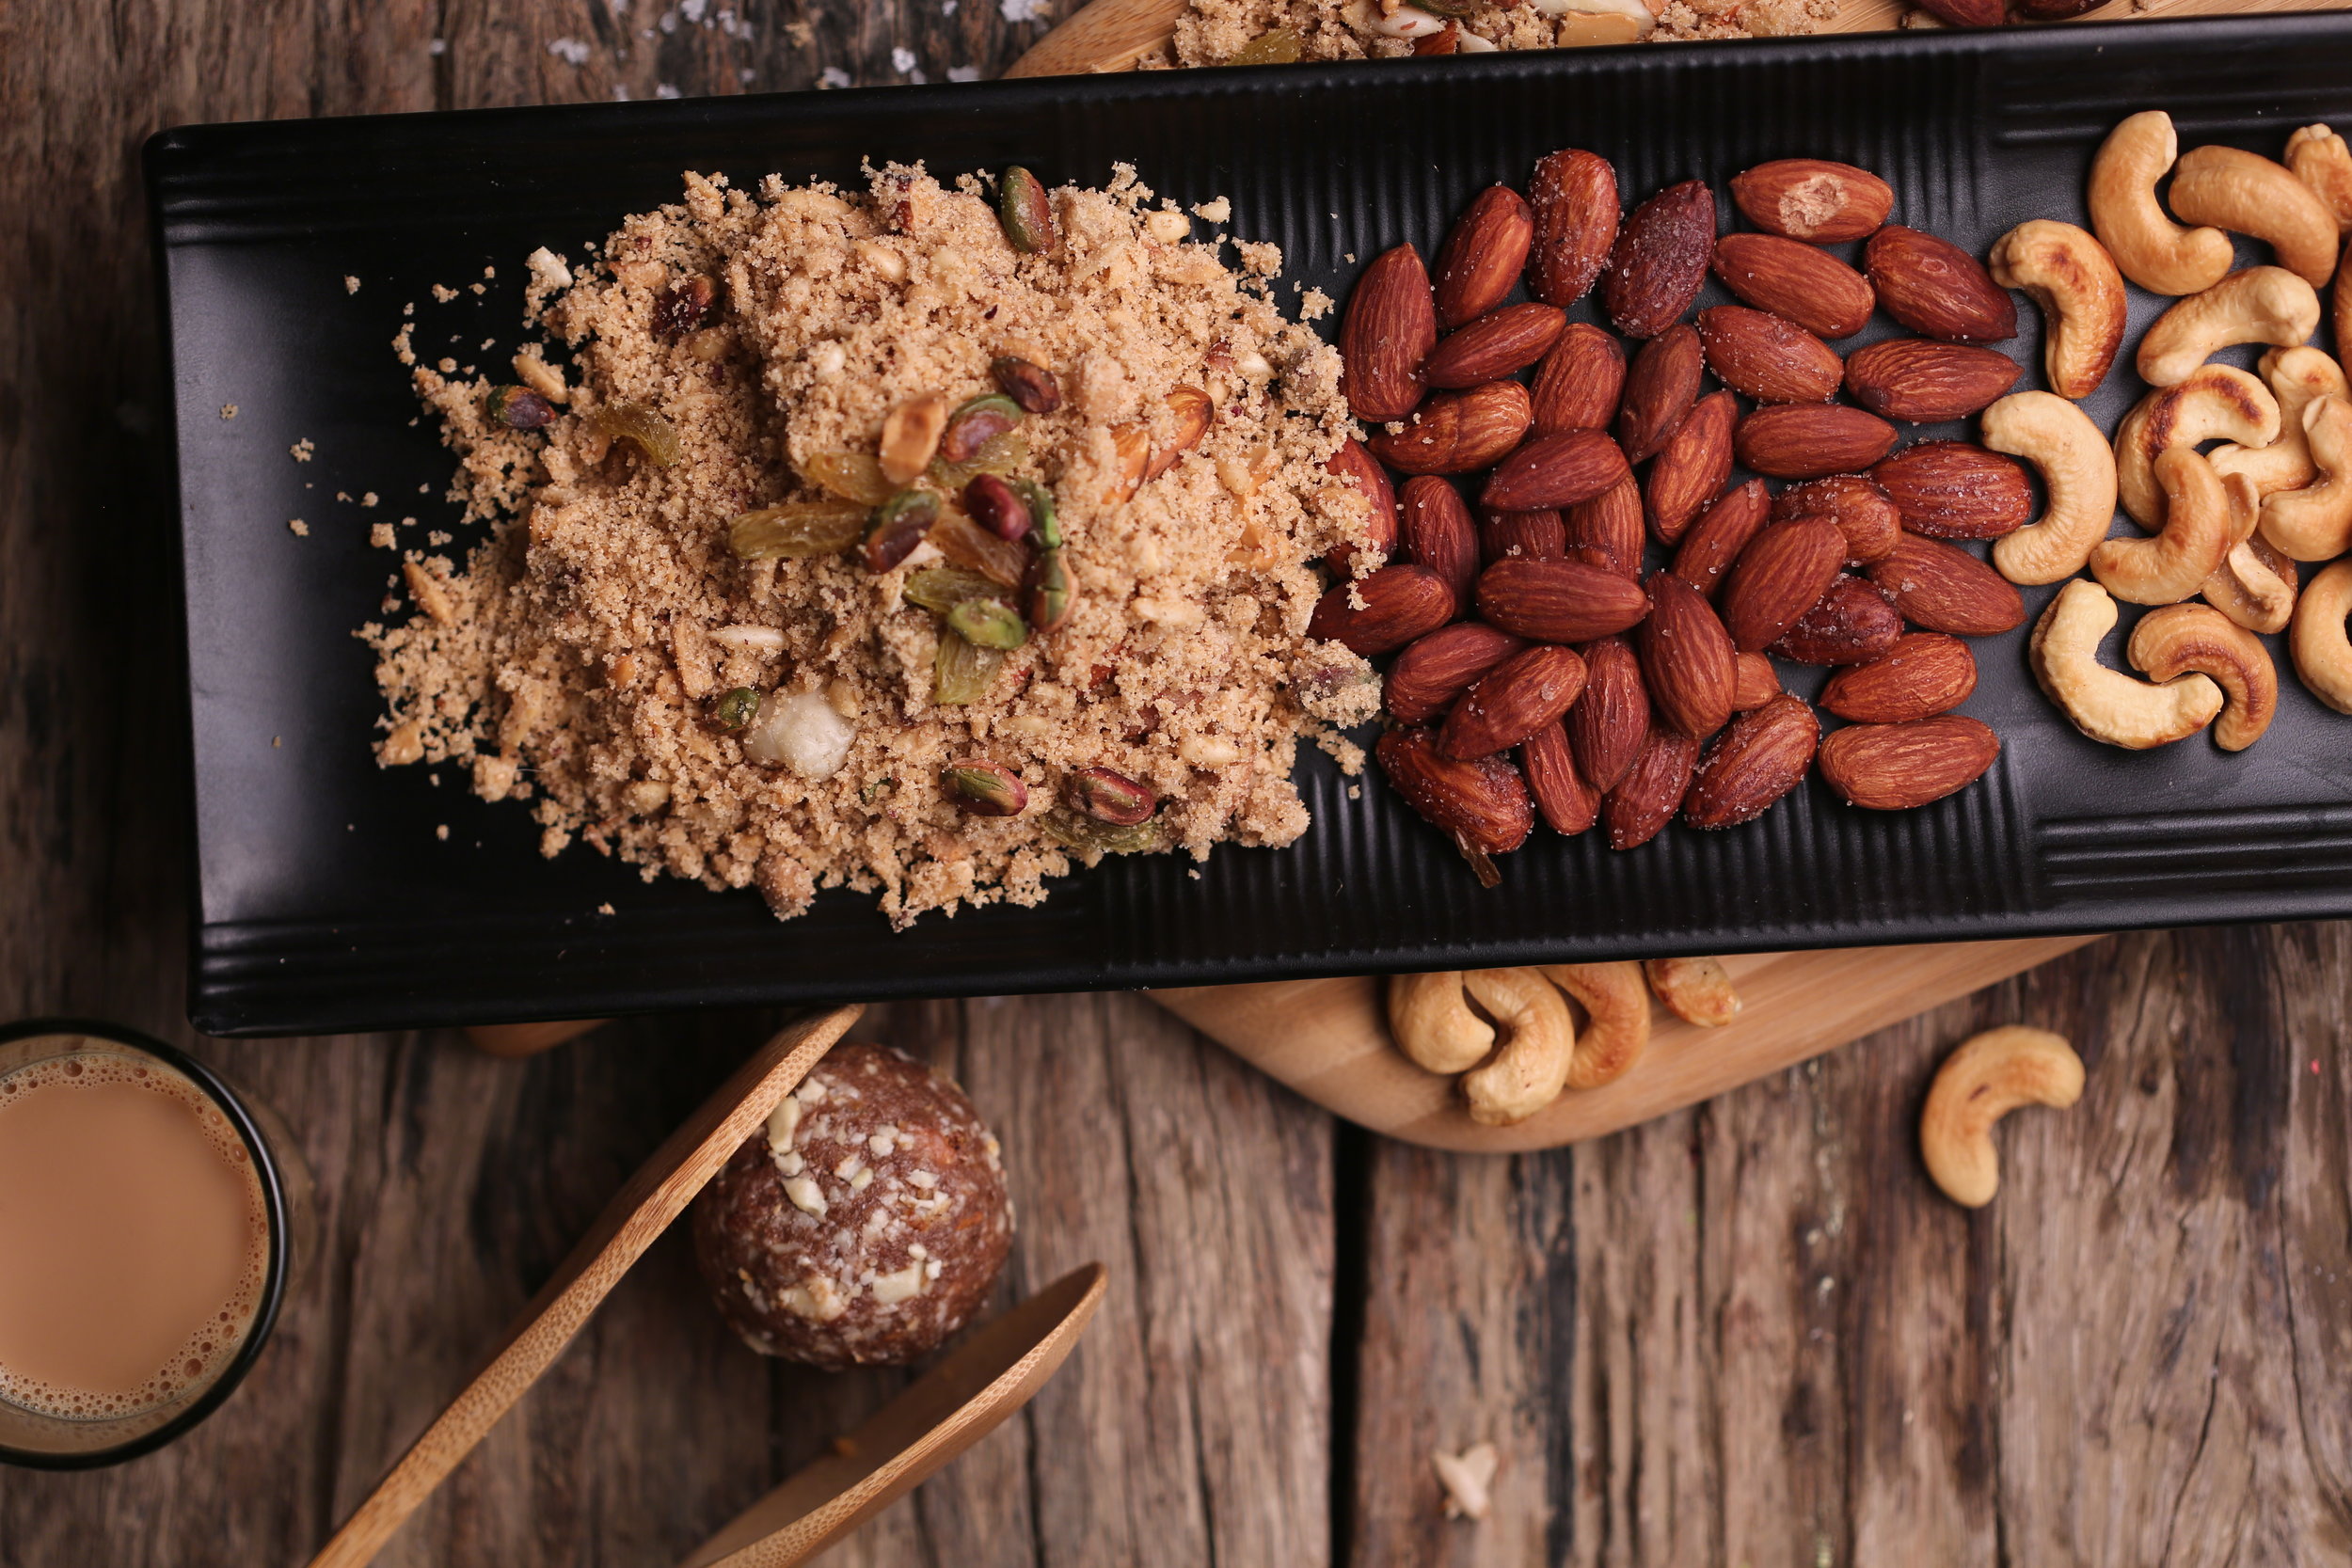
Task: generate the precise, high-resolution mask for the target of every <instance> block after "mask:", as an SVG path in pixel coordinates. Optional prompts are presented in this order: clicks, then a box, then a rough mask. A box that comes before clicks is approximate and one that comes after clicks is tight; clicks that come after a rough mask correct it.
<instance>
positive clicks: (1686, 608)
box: [1633, 572, 1739, 740]
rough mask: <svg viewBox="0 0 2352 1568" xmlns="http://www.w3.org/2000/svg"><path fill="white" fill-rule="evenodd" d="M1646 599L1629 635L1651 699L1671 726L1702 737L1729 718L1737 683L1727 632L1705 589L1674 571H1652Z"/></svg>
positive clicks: (1721, 726) (1715, 729)
mask: <svg viewBox="0 0 2352 1568" xmlns="http://www.w3.org/2000/svg"><path fill="white" fill-rule="evenodd" d="M1649 601H1650V609H1649V616H1648V618H1647V619H1646V620H1645V621H1643V623H1642V624H1641V625H1640V626H1638V627H1636V628H1635V629H1634V633H1633V637H1634V647H1635V648H1636V650H1637V651H1638V652H1639V653H1640V655H1641V658H1642V682H1643V684H1644V685H1645V687H1647V688H1648V689H1649V700H1650V705H1651V707H1652V708H1653V709H1654V710H1655V711H1656V712H1657V715H1658V718H1659V721H1661V722H1662V723H1664V724H1666V725H1667V726H1668V727H1669V728H1672V729H1676V730H1679V731H1681V732H1682V733H1683V734H1684V735H1689V736H1698V737H1699V738H1700V739H1702V740H1704V739H1705V738H1707V736H1710V735H1713V734H1714V733H1715V732H1716V731H1717V730H1720V729H1722V728H1723V727H1724V722H1725V721H1728V720H1729V719H1730V718H1731V700H1732V695H1733V692H1734V690H1735V689H1736V688H1737V687H1738V685H1739V667H1738V661H1737V659H1735V658H1734V657H1733V650H1732V646H1731V636H1730V634H1729V633H1728V632H1726V631H1724V624H1723V623H1722V622H1721V621H1719V620H1717V619H1716V618H1715V607H1714V606H1712V605H1710V604H1708V602H1707V597H1706V595H1705V594H1701V593H1700V592H1699V591H1698V590H1697V589H1695V588H1693V587H1692V586H1691V585H1690V584H1689V583H1687V582H1685V581H1683V580H1682V579H1681V578H1678V577H1677V576H1675V575H1674V574H1673V573H1672V572H1656V573H1653V574H1651V576H1650V579H1649Z"/></svg>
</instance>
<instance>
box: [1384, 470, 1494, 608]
mask: <svg viewBox="0 0 2352 1568" xmlns="http://www.w3.org/2000/svg"><path fill="white" fill-rule="evenodd" d="M1396 510H1397V543H1398V544H1399V545H1401V546H1403V554H1404V557H1405V559H1406V560H1407V561H1409V562H1413V563H1414V564H1415V565H1418V566H1426V567H1428V568H1429V569H1430V570H1431V571H1433V572H1435V573H1437V574H1438V576H1439V577H1441V578H1445V581H1446V586H1447V587H1448V588H1451V589H1452V590H1453V591H1454V603H1455V606H1456V610H1455V613H1456V614H1459V613H1461V612H1462V611H1464V610H1469V609H1470V590H1471V588H1472V586H1473V585H1474V584H1475V583H1476V582H1477V581H1478V568H1479V565H1480V562H1479V559H1478V524H1477V523H1476V522H1475V521H1473V520H1472V519H1471V517H1470V505H1469V503H1468V502H1466V501H1464V500H1463V499H1462V493H1461V492H1460V491H1459V490H1456V489H1455V488H1454V485H1453V483H1451V482H1450V481H1447V480H1443V479H1439V478H1438V477H1437V476H1436V475H1434V474H1423V475H1421V476H1419V477H1417V478H1414V479H1408V480H1406V482H1405V484H1404V487H1403V488H1402V489H1400V490H1399V491H1398V492H1397V496H1396Z"/></svg>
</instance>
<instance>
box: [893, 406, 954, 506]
mask: <svg viewBox="0 0 2352 1568" xmlns="http://www.w3.org/2000/svg"><path fill="white" fill-rule="evenodd" d="M946 428H947V400H946V398H943V397H941V396H940V395H939V394H938V393H936V392H926V393H925V394H923V395H922V396H921V397H919V398H910V399H908V400H907V401H906V402H904V403H902V404H898V407H896V408H894V409H892V410H891V411H890V417H889V418H888V419H886V420H882V455H881V459H880V461H881V463H882V477H883V478H884V479H887V480H888V481H890V483H893V484H912V483H914V482H915V481H916V480H918V479H920V478H922V477H923V470H924V469H925V468H928V467H930V463H931V454H932V453H933V452H936V451H938V450H939V438H940V436H942V435H943V434H944V433H945V432H946Z"/></svg>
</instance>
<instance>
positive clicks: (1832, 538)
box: [1719, 517, 1846, 653]
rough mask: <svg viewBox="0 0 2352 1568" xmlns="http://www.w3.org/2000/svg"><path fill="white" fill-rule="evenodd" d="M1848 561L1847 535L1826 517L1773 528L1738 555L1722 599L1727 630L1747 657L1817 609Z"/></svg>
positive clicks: (1766, 646)
mask: <svg viewBox="0 0 2352 1568" xmlns="http://www.w3.org/2000/svg"><path fill="white" fill-rule="evenodd" d="M1845 559H1846V536H1845V535H1844V534H1842V533H1840V532H1838V531H1837V525H1836V523H1833V522H1831V521H1830V520H1829V519H1828V518H1827V517H1795V518H1791V519H1790V520H1789V521H1788V522H1785V523H1774V524H1772V526H1771V527H1770V528H1767V529H1765V530H1764V531H1762V532H1760V533H1758V534H1757V535H1756V537H1755V538H1754V539H1751V540H1749V541H1748V547H1747V548H1746V549H1744V550H1741V551H1740V560H1739V562H1738V564H1736V565H1734V566H1733V567H1732V568H1731V573H1730V575H1729V576H1728V577H1726V578H1724V587H1723V593H1722V594H1720V595H1719V598H1720V600H1721V603H1722V607H1723V618H1724V629H1725V630H1726V631H1728V632H1730V633H1731V640H1732V641H1733V642H1734V643H1735V644H1737V645H1738V646H1739V647H1740V648H1743V649H1745V650H1746V651H1748V652H1749V653H1760V652H1762V651H1763V650H1764V649H1766V648H1769V647H1771V646H1772V643H1773V642H1775V641H1778V640H1779V638H1780V635H1781V634H1782V633H1783V632H1785V631H1787V630H1788V628H1789V627H1790V626H1795V625H1796V624H1797V617H1799V616H1800V615H1803V614H1804V612H1805V611H1806V610H1810V609H1812V608H1813V606H1814V604H1815V603H1816V602H1817V601H1818V600H1819V599H1820V596H1821V594H1823V593H1824V592H1825V591H1826V590H1827V589H1828V588H1829V585H1830V583H1831V581H1832V580H1833V579H1835V578H1836V576H1837V567H1838V563H1839V562H1842V561H1844V560H1845Z"/></svg>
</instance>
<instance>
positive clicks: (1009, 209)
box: [996, 164, 1058, 252]
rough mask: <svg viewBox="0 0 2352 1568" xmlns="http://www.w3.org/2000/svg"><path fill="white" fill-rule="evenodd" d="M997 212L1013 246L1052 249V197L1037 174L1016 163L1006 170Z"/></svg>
mask: <svg viewBox="0 0 2352 1568" xmlns="http://www.w3.org/2000/svg"><path fill="white" fill-rule="evenodd" d="M996 213H997V216H998V217H999V218H1000V219H1001V220H1002V221H1003V223H1004V226H1005V238H1006V239H1008V240H1009V241H1011V242H1012V248H1013V249H1015V250H1020V251H1028V252H1036V251H1040V250H1051V249H1053V248H1054V242H1055V240H1056V239H1057V237H1058V236H1057V234H1056V232H1055V229H1054V201H1053V198H1052V197H1050V196H1048V195H1047V194H1046V190H1045V186H1044V184H1043V183H1042V182H1041V181H1040V180H1039V179H1038V177H1037V176H1036V175H1034V174H1032V173H1030V172H1029V171H1028V170H1027V169H1025V168H1023V167H1022V166H1020V165H1019V164H1015V165H1013V166H1011V167H1009V168H1008V169H1006V170H1005V180H1004V187H1003V190H1002V192H1001V193H1000V194H999V195H998V197H997V198H996Z"/></svg>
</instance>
